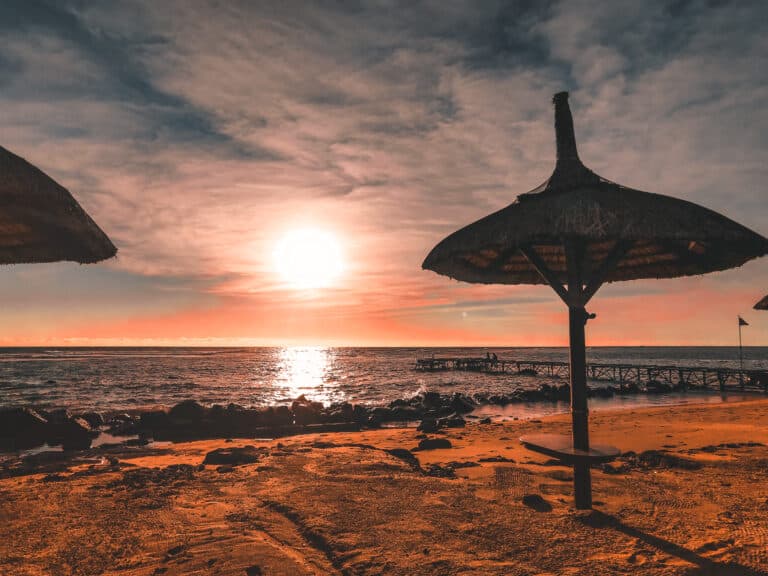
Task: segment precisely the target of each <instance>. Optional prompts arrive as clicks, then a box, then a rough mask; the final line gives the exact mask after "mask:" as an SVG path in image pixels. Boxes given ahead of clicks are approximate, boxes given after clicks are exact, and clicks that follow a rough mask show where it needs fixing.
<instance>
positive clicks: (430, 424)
mask: <svg viewBox="0 0 768 576" xmlns="http://www.w3.org/2000/svg"><path fill="white" fill-rule="evenodd" d="M438 428H440V425H439V424H438V423H437V419H436V418H424V419H423V420H422V421H421V423H420V424H419V425H418V427H417V428H416V430H420V431H422V432H427V433H429V432H437V429H438Z"/></svg>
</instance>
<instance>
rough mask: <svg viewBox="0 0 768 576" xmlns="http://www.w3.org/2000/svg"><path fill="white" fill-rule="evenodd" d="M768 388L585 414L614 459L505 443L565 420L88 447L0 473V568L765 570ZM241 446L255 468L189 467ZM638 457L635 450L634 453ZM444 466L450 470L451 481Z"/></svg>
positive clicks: (48, 571) (138, 572) (558, 428)
mask: <svg viewBox="0 0 768 576" xmlns="http://www.w3.org/2000/svg"><path fill="white" fill-rule="evenodd" d="M766 421H768V400H755V401H748V402H738V403H724V404H719V405H706V406H696V405H688V406H668V407H662V408H648V409H636V410H623V411H620V410H617V411H612V412H600V413H595V414H594V415H593V417H592V421H591V430H592V439H593V441H595V442H600V443H606V444H613V445H616V446H618V447H620V448H621V449H622V450H623V451H625V452H627V451H632V452H634V453H635V456H633V455H631V454H630V455H628V456H625V457H622V458H621V459H619V460H618V461H616V462H614V463H612V464H611V465H609V467H608V468H606V469H605V470H601V469H595V470H594V471H593V490H594V499H595V509H594V510H593V511H591V512H577V511H575V510H574V508H573V506H572V485H571V473H570V469H569V468H567V467H563V466H560V465H556V464H554V463H553V462H551V461H548V458H547V457H545V456H541V455H539V454H536V453H533V452H529V451H526V450H525V449H523V448H522V447H521V446H520V444H519V442H518V437H519V436H520V435H522V434H525V433H531V432H562V433H565V432H567V431H568V430H569V429H570V421H569V417H568V416H567V415H561V416H555V417H549V418H545V419H542V420H541V421H535V420H534V421H515V422H506V423H491V424H472V425H468V426H467V427H466V428H463V429H451V430H448V431H446V433H445V434H432V435H429V438H442V439H447V440H448V441H449V442H450V443H451V447H450V448H439V449H431V450H421V451H416V452H413V453H412V454H413V456H415V457H416V459H417V460H414V459H412V458H411V457H409V455H408V453H406V452H397V451H396V452H395V453H394V454H393V453H391V452H388V450H393V449H403V448H404V449H412V448H414V447H416V446H417V445H418V443H419V441H420V440H422V439H423V438H418V437H417V435H418V434H419V433H418V432H416V431H415V430H414V429H384V430H377V431H367V432H361V433H337V434H317V435H306V436H296V437H292V438H284V439H282V440H279V441H278V440H276V441H258V440H256V441H254V440H235V441H233V442H226V441H224V440H210V441H199V442H188V443H180V444H174V445H170V446H162V447H156V448H125V447H114V448H111V449H106V450H98V449H93V450H91V451H89V452H87V453H85V454H86V455H85V456H79V457H78V459H74V460H70V461H63V462H62V461H53V462H41V463H39V465H38V466H36V467H32V468H30V469H27V470H23V471H22V470H20V468H19V466H20V465H21V463H20V462H19V461H18V460H12V461H6V462H5V464H4V467H3V468H0V475H1V479H0V518H1V519H2V522H0V574H7V575H65V574H66V575H69V574H78V575H80V574H82V575H97V574H121V575H126V576H129V575H130V576H149V575H158V574H164V575H169V576H170V575H182V574H183V575H188V574H221V575H230V574H231V575H241V576H242V575H246V574H250V575H258V574H261V575H275V574H286V575H289V574H402V575H419V574H440V575H449V574H465V575H469V574H473V575H474V574H477V575H491V574H494V575H496V574H499V575H500V574H508V575H541V576H543V575H566V574H567V575H576V574H584V575H601V574H627V573H632V574H654V575H656V574H659V575H662V574H663V575H667V574H685V575H694V574H717V575H720V574H723V575H725V574H728V575H731V574H733V575H742V574H744V575H748V574H768V428H767V427H766V426H765V423H766ZM247 445H251V446H254V447H255V450H252V451H250V452H249V453H248V455H250V456H251V459H255V460H256V461H255V462H252V463H249V464H242V465H236V466H228V465H222V464H210V465H206V466H205V467H202V466H200V465H201V463H202V462H203V460H204V458H205V456H206V454H207V453H209V452H210V451H212V450H215V449H220V448H227V449H230V448H234V447H241V446H247ZM649 450H651V451H654V452H646V451H649ZM453 475H455V477H451V476H453Z"/></svg>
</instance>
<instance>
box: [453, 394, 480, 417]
mask: <svg viewBox="0 0 768 576" xmlns="http://www.w3.org/2000/svg"><path fill="white" fill-rule="evenodd" d="M450 406H451V409H452V410H453V411H454V412H456V414H467V413H468V412H472V410H474V409H475V408H476V406H475V403H474V401H473V400H472V399H471V398H469V397H468V396H464V395H463V394H460V393H459V392H455V393H454V394H453V396H451V402H450Z"/></svg>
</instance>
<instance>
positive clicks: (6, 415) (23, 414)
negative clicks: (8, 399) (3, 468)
mask: <svg viewBox="0 0 768 576" xmlns="http://www.w3.org/2000/svg"><path fill="white" fill-rule="evenodd" d="M47 434H48V422H47V421H46V419H45V418H43V417H42V416H41V415H40V414H38V413H37V412H35V411H34V410H31V409H29V408H10V409H6V410H0V448H6V449H8V450H23V449H26V448H33V447H35V446H40V445H41V444H43V443H44V442H45V438H46V435H47Z"/></svg>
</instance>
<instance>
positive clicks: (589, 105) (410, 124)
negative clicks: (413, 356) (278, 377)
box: [0, 0, 768, 346]
mask: <svg viewBox="0 0 768 576" xmlns="http://www.w3.org/2000/svg"><path fill="white" fill-rule="evenodd" d="M0 44H1V45H2V46H3V50H2V52H0V105H1V106H2V114H0V145H2V146H3V147H5V148H7V149H9V150H11V151H12V152H14V153H16V154H18V155H20V156H22V157H24V158H25V159H27V160H28V161H30V162H32V163H33V164H35V165H36V166H38V167H39V168H41V169H42V170H43V171H45V172H46V173H47V174H49V175H50V176H51V177H52V178H54V179H55V180H56V181H58V182H59V183H61V184H62V185H63V186H65V187H66V188H67V189H69V190H70V191H71V192H72V194H73V196H74V197H75V198H76V199H77V200H78V201H79V202H80V204H81V205H82V206H83V208H84V209H85V210H86V211H87V212H88V213H89V214H90V215H91V216H92V217H93V219H94V220H95V221H96V222H97V223H98V224H99V226H100V227H101V228H102V229H103V230H104V231H105V232H106V233H107V235H108V236H109V237H110V238H111V239H112V241H113V242H114V244H115V245H116V246H117V247H118V250H119V252H118V255H117V257H116V258H114V259H112V260H110V261H107V262H103V263H100V264H95V265H88V266H81V265H78V264H72V263H59V264H47V265H18V266H4V267H2V269H0V302H2V315H0V345H56V346H62V345H360V346H366V345H384V346H392V345H395V346H396V345H412V346H430V345H434V346H439V345H479V346H501V345H511V346H546V345H565V344H567V311H566V309H565V307H564V306H563V304H562V303H561V302H560V301H559V299H558V298H557V296H556V295H555V294H554V292H552V291H551V290H550V289H548V288H546V287H543V286H479V285H472V284H465V283H459V282H456V281H454V280H450V279H448V278H446V277H442V276H438V275H436V274H434V273H431V272H427V271H423V270H422V269H421V262H422V261H423V259H424V257H425V256H426V255H427V253H428V252H429V251H430V249H431V248H432V247H433V246H434V245H435V244H437V243H438V242H439V241H440V240H441V239H442V238H444V237H445V236H446V235H448V234H449V233H451V232H453V231H454V230H456V229H458V228H460V227H463V226H464V225H466V224H468V223H470V222H472V221H474V220H476V219H478V218H480V217H482V216H484V215H486V214H488V213H490V212H493V211H496V210H498V209H500V208H502V207H504V206H506V205H508V204H510V203H511V202H512V201H514V199H515V198H516V196H517V195H518V194H522V193H524V192H527V191H528V190H531V189H533V188H535V187H536V186H538V185H539V184H541V183H542V182H543V181H544V180H546V179H547V178H548V177H549V175H550V173H551V171H552V169H553V167H554V131H553V122H552V115H553V114H552V105H551V98H552V95H553V94H554V93H556V92H559V91H562V90H567V91H569V92H570V95H571V96H570V104H571V109H572V111H573V115H574V123H575V129H576V136H577V140H578V143H579V152H580V156H581V158H582V160H583V161H584V163H585V164H586V165H587V166H589V167H590V168H592V169H593V170H595V171H596V172H597V173H599V174H600V175H602V176H604V177H606V178H608V179H610V180H613V181H616V182H620V183H622V184H624V185H626V186H630V187H633V188H637V189H640V190H647V191H651V192H657V193H662V194H668V195H672V196H676V197H680V198H684V199H687V200H690V201H693V202H696V203H699V204H702V205H704V206H707V207H708V208H711V209H714V210H716V211H718V212H721V213H723V214H725V215H726V216H728V217H730V218H732V219H734V220H736V221H737V222H739V223H741V224H743V225H745V226H747V227H749V228H751V229H753V230H755V231H757V232H759V233H761V234H763V235H766V234H768V190H766V185H765V183H766V182H768V161H766V160H768V158H766V152H768V112H767V111H766V108H768V4H766V3H765V2H763V1H762V0H757V1H754V2H750V1H749V0H739V1H733V2H725V1H714V0H712V1H695V0H692V1H686V0H676V1H643V2H639V1H613V2H600V1H598V0H573V1H561V2H554V1H549V2H548V1H533V0H532V1H526V0H520V1H511V2H500V1H499V2H497V1H492V0H488V1H484V2H476V1H475V0H467V1H452V0H429V1H423V2H417V1H413V2H411V1H409V2H401V1H394V0H393V1H383V0H381V1H368V2H366V1H353V0H349V1H345V0H337V1H330V0H329V1H318V2H310V1H303V2H294V1H291V0H281V1H280V2H247V1H236V0H232V1H228V2H220V1H213V0H210V1H198V0H177V1H173V0H164V1H162V2H157V1H154V0H147V1H140V0H135V1H130V2H124V1H120V0H110V1H108V2H107V1H92V2H87V1H76V0H71V1H70V0H57V1H38V0H3V1H2V2H0ZM308 230H316V231H322V233H323V234H325V235H326V236H327V237H331V238H334V239H335V244H334V246H335V248H334V250H337V251H338V253H339V256H338V257H334V259H332V260H330V261H327V256H326V255H325V252H327V250H325V249H323V248H322V247H321V248H319V249H318V250H317V251H318V255H317V257H316V258H315V259H314V264H315V265H317V266H318V267H319V268H321V269H327V268H328V267H329V266H330V267H331V268H334V269H335V268H340V271H339V272H338V274H337V275H336V276H334V277H333V278H332V279H331V280H329V282H328V283H327V284H328V285H327V286H321V287H314V288H307V287H305V286H299V285H297V282H296V281H295V278H292V277H291V276H290V273H289V274H288V276H286V274H285V271H282V272H281V271H280V270H279V269H278V267H277V266H276V264H275V256H274V255H275V253H276V251H278V250H279V246H281V242H285V238H290V237H291V235H292V234H294V235H295V234H296V233H297V231H298V232H299V233H301V232H303V231H308ZM320 245H321V244H318V246H320ZM324 250H325V252H324ZM304 264H307V263H304ZM294 272H295V270H294ZM766 293H768V259H766V258H764V259H759V260H754V261H752V262H749V263H747V264H746V265H744V266H743V267H741V268H739V269H735V270H730V271H726V272H720V273H715V274H709V275H706V276H698V277H691V278H683V279H672V280H661V281H659V280H648V281H634V282H620V283H615V284H610V285H606V286H604V287H603V288H602V289H601V291H600V292H599V293H598V294H597V296H596V297H595V298H594V299H593V300H592V302H591V303H590V305H589V307H588V309H589V311H590V312H594V313H596V314H597V318H596V319H595V320H593V321H590V323H589V325H588V330H587V342H588V344H589V345H649V346H652V345H736V344H737V343H738V330H737V315H739V314H741V315H742V316H743V317H744V318H745V319H746V320H747V322H749V326H748V327H745V328H743V337H744V343H745V344H746V345H768V313H766V312H758V311H754V310H752V306H753V304H754V303H755V302H757V300H759V299H760V298H762V297H763V296H764V295H765V294H766Z"/></svg>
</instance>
